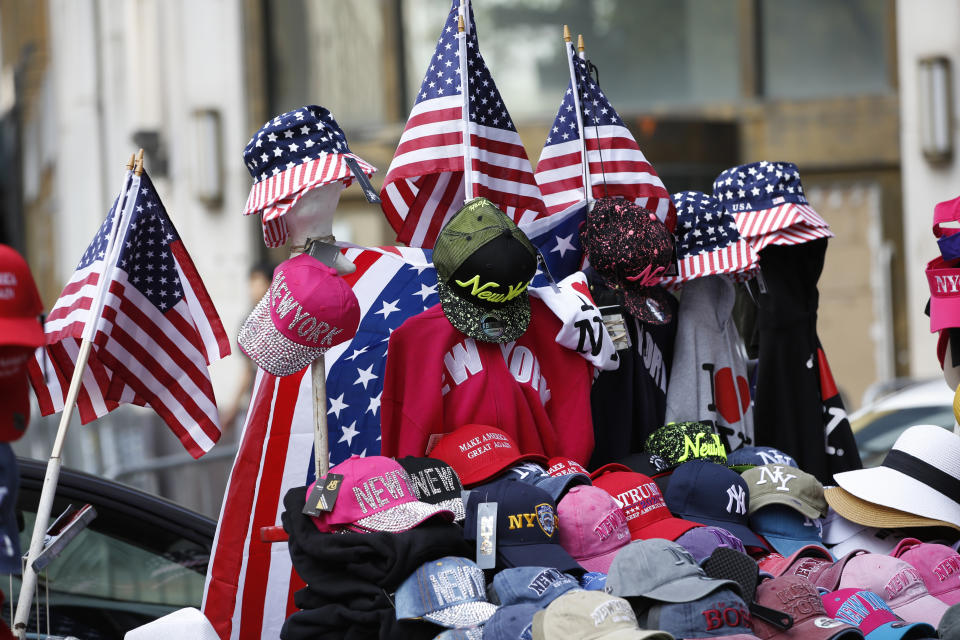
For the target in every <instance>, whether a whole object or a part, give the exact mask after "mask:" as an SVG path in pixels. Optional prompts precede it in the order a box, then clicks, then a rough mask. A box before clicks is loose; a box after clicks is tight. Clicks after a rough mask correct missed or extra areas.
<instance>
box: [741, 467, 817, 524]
mask: <svg viewBox="0 0 960 640" xmlns="http://www.w3.org/2000/svg"><path fill="white" fill-rule="evenodd" d="M740 475H741V476H742V477H743V479H744V480H746V482H747V488H748V489H749V491H750V505H749V512H750V514H751V515H753V513H754V512H755V511H757V510H758V509H762V508H763V507H766V506H768V505H780V504H782V505H785V506H787V507H790V508H792V509H796V510H797V511H799V512H800V513H802V514H803V515H805V516H806V517H808V518H810V519H817V518H822V517H823V516H825V515H826V513H827V500H826V498H824V497H823V485H822V484H820V481H819V480H817V479H816V478H815V477H814V476H812V475H810V474H809V473H806V472H805V471H801V470H800V469H797V468H796V467H791V466H786V465H782V464H764V465H759V466H756V467H753V468H752V469H747V470H746V471H744V472H743V473H741V474H740Z"/></svg>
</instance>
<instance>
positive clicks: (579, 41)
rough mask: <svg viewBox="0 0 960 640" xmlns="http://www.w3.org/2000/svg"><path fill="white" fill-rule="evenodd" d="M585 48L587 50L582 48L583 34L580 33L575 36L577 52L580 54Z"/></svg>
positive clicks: (584, 47)
mask: <svg viewBox="0 0 960 640" xmlns="http://www.w3.org/2000/svg"><path fill="white" fill-rule="evenodd" d="M586 48H587V47H586V46H584V44H583V34H582V33H578V34H577V51H581V52H582V51H585V50H586Z"/></svg>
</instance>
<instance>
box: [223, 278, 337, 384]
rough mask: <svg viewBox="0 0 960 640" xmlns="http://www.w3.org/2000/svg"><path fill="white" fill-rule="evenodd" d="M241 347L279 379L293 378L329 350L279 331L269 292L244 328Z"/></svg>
mask: <svg viewBox="0 0 960 640" xmlns="http://www.w3.org/2000/svg"><path fill="white" fill-rule="evenodd" d="M237 345H238V346H239V347H240V350H241V351H243V352H244V353H245V354H247V356H248V357H249V358H250V359H251V360H253V361H254V362H255V363H256V365H257V366H258V367H260V368H261V369H263V370H264V371H266V372H267V373H271V374H273V375H275V376H289V375H292V374H294V373H296V372H297V371H300V370H301V369H303V368H304V367H306V366H307V365H308V364H310V363H311V362H313V361H314V360H316V359H317V358H319V357H320V356H321V355H322V354H323V353H324V352H325V351H326V349H324V348H319V347H307V346H304V345H302V344H297V343H296V342H294V341H293V340H290V339H289V338H287V337H286V336H284V335H283V334H282V333H280V332H279V331H277V328H276V327H275V326H274V325H273V319H272V318H271V317H270V292H269V291H267V293H266V294H264V296H263V298H261V299H260V302H258V303H257V306H256V307H254V308H253V311H251V312H250V315H249V316H247V319H246V320H244V321H243V324H242V325H241V326H240V333H239V334H238V335H237Z"/></svg>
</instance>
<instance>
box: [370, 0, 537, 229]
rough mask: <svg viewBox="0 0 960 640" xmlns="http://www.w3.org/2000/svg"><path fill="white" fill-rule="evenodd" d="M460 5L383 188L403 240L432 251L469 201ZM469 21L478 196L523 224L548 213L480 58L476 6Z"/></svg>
mask: <svg viewBox="0 0 960 640" xmlns="http://www.w3.org/2000/svg"><path fill="white" fill-rule="evenodd" d="M458 10H459V0H454V2H453V8H452V9H451V10H450V14H449V16H448V17H447V21H446V24H445V25H444V27H443V31H442V32H441V34H440V39H439V40H438V42H437V48H436V51H435V53H434V55H433V57H432V58H431V59H430V65H429V67H428V68H427V73H426V75H425V76H424V79H423V83H422V84H421V86H420V90H419V91H418V92H417V98H416V103H415V104H414V106H413V110H412V111H411V112H410V118H409V120H408V121H407V125H406V127H405V128H404V130H403V134H402V135H401V137H400V144H399V146H398V147H397V151H396V153H395V154H394V156H393V160H392V161H391V162H390V168H389V169H388V171H387V175H386V178H385V179H384V183H383V189H382V190H381V191H380V198H381V200H382V201H383V204H382V206H383V211H384V213H385V214H386V217H387V220H388V221H389V222H390V225H391V226H392V227H393V229H394V231H396V232H397V240H398V241H400V242H403V243H405V244H407V245H409V246H412V247H424V248H432V247H433V243H434V241H435V240H436V237H437V233H438V232H439V231H440V229H441V227H442V226H443V223H444V222H445V221H446V220H447V219H449V217H450V216H452V215H453V214H454V213H456V212H457V210H459V209H460V207H461V206H462V205H463V202H464V184H463V170H464V164H463V163H464V158H463V156H464V146H463V145H464V140H463V121H462V112H463V94H462V93H461V92H462V88H461V86H460V71H459V69H460V65H459V50H458V40H457V13H458ZM466 18H467V21H468V25H471V26H472V28H471V26H468V30H469V34H468V35H467V64H468V70H469V78H470V79H469V87H468V92H469V98H470V109H469V111H470V114H469V127H470V141H469V144H470V158H471V169H472V171H471V175H472V177H473V195H474V196H483V197H485V198H488V199H489V200H491V201H492V202H493V203H494V204H496V205H497V206H498V207H500V208H501V209H502V210H503V211H504V212H505V213H506V214H507V215H509V216H510V217H511V218H513V220H514V221H515V222H516V223H517V224H520V223H521V222H526V221H529V220H533V219H535V218H538V217H541V216H543V215H546V211H545V209H544V208H543V202H542V200H541V198H540V190H539V188H538V187H537V182H536V180H535V178H534V176H533V168H532V167H531V166H530V161H529V159H528V158H527V152H526V150H525V149H524V147H523V143H522V142H521V140H520V136H519V134H518V133H517V129H516V127H514V124H513V121H512V120H511V118H510V114H509V113H508V112H507V107H506V105H504V103H503V98H502V97H501V96H500V92H499V91H498V90H497V87H496V85H495V84H494V82H493V78H492V77H491V75H490V71H489V69H487V65H486V63H484V61H483V58H482V57H481V56H480V48H479V44H478V40H477V31H476V26H475V25H474V24H473V11H472V10H470V12H469V16H466Z"/></svg>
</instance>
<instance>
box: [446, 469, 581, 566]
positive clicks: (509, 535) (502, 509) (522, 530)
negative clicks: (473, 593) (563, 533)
mask: <svg viewBox="0 0 960 640" xmlns="http://www.w3.org/2000/svg"><path fill="white" fill-rule="evenodd" d="M482 502H496V503H497V568H500V569H502V568H504V567H553V568H555V569H559V570H560V571H561V572H564V573H573V574H575V575H580V574H582V573H583V572H584V569H583V567H581V566H580V565H579V564H577V561H576V560H574V559H573V556H571V555H570V554H569V553H567V551H565V550H564V548H563V547H561V546H560V531H559V526H558V521H557V504H556V502H554V500H553V498H551V497H550V494H549V493H547V492H546V491H544V490H543V489H541V488H539V487H535V486H533V485H529V484H526V483H523V482H517V481H515V480H508V479H506V478H500V479H498V480H494V481H493V482H490V483H488V484H485V485H481V486H479V487H475V488H473V489H472V490H471V491H470V497H469V498H468V499H467V519H466V521H465V522H464V525H463V528H464V537H465V538H466V539H467V540H471V541H476V539H477V508H478V507H479V505H480V503H482Z"/></svg>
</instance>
